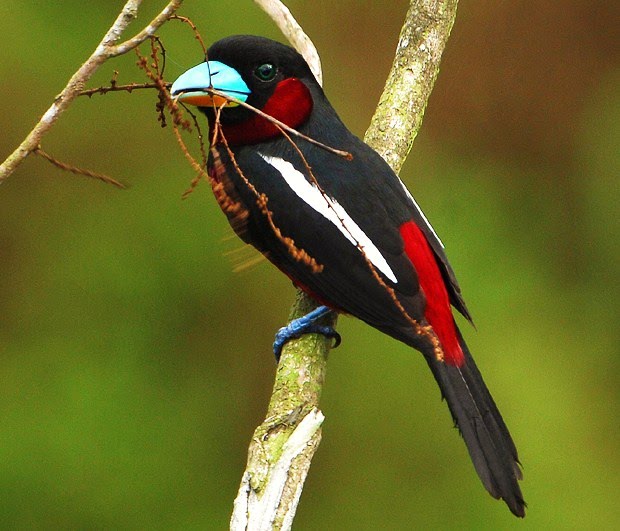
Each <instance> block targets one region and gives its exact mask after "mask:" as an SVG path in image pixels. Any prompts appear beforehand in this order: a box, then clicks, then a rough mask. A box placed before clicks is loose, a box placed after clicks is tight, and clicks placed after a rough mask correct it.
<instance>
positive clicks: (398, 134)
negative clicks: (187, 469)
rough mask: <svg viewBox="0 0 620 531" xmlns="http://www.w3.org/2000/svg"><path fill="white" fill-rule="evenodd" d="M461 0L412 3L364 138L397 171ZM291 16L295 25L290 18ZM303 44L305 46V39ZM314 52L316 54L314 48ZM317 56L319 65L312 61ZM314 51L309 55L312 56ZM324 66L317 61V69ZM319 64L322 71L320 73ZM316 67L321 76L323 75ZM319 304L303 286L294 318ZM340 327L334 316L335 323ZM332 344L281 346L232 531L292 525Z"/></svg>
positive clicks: (289, 30)
mask: <svg viewBox="0 0 620 531" xmlns="http://www.w3.org/2000/svg"><path fill="white" fill-rule="evenodd" d="M255 2H256V3H257V4H259V5H260V6H261V7H262V8H263V9H264V10H265V11H266V12H267V13H268V14H269V15H270V16H271V18H273V19H274V21H275V22H276V24H277V25H278V27H279V28H280V29H281V30H282V32H283V33H284V34H285V36H286V37H287V38H288V39H289V41H290V42H291V43H292V44H293V46H295V47H296V48H297V49H298V50H299V51H300V53H302V55H304V57H305V58H306V61H308V63H309V64H310V66H311V68H312V69H313V73H314V74H315V77H316V78H317V80H319V82H320V80H321V75H320V61H318V54H317V53H316V48H314V45H312V43H310V47H308V46H307V42H309V39H308V37H307V36H306V35H305V33H303V31H302V30H301V27H300V26H299V24H297V22H296V21H295V20H294V18H293V17H292V15H291V14H290V11H289V10H288V9H287V8H286V7H284V6H283V5H282V3H281V2H280V1H279V0H255ZM456 6H457V0H411V3H410V7H409V10H408V12H407V15H406V18H405V22H404V24H403V28H402V30H401V34H400V39H399V42H398V47H397V49H396V55H395V59H394V63H393V65H392V69H391V71H390V74H389V76H388V80H387V82H386V86H385V89H384V92H383V94H382V95H381V98H380V101H379V105H378V107H377V110H376V112H375V115H374V117H373V119H372V123H371V125H370V127H369V129H368V131H367V132H366V135H365V141H366V143H367V144H368V145H370V146H371V147H373V148H374V149H375V150H376V151H377V152H379V154H380V155H381V156H382V157H383V158H384V159H385V160H387V162H388V163H389V164H390V166H391V167H392V169H393V170H394V171H395V172H396V173H398V172H399V171H400V168H401V166H402V164H403V163H404V161H405V159H406V157H407V155H408V153H409V151H410V150H411V146H412V144H413V140H414V139H415V136H416V134H417V132H418V131H419V129H420V126H421V124H422V118H423V115H424V110H425V108H426V104H427V101H428V97H429V95H430V93H431V90H432V88H433V85H434V83H435V79H436V78H437V74H438V72H439V62H440V60H441V55H442V53H443V49H444V47H445V44H446V41H447V39H448V37H449V35H450V30H451V29H452V25H453V23H454V19H455V17H456ZM291 20H292V22H291ZM300 42H302V43H304V44H302V45H301V46H303V48H302V49H300V48H299V46H300V45H299V43H300ZM308 50H310V51H308ZM313 53H314V54H315V55H316V56H317V60H316V62H315V63H312V62H311V61H312V59H310V60H309V59H308V58H309V57H311V56H312V54H313ZM308 54H310V55H308ZM313 64H314V65H318V66H313ZM315 69H318V70H315ZM317 71H318V74H317ZM316 306H317V304H316V301H314V300H313V299H312V298H311V297H309V296H308V295H305V294H304V293H303V292H301V291H299V292H298V293H297V299H296V301H295V304H294V305H293V308H292V310H291V315H290V318H291V319H294V318H297V317H301V316H302V315H305V314H306V313H308V312H309V311H311V310H312V309H314V308H315V307H316ZM330 324H332V325H335V318H334V320H333V322H332V323H330ZM329 349H330V341H328V340H326V339H325V338H323V337H321V336H317V335H315V334H310V335H305V336H303V337H302V338H300V339H298V340H295V341H290V342H289V343H287V344H286V346H285V347H284V349H283V351H282V357H281V358H280V363H279V365H278V369H277V372H276V378H275V384H274V389H273V393H272V397H271V401H270V404H269V409H268V412H267V417H266V419H265V421H264V422H263V423H262V424H261V425H260V426H259V427H258V428H257V429H256V431H255V432H254V436H253V437H252V441H251V443H250V447H249V450H248V462H247V467H246V470H245V472H244V474H243V477H242V480H241V486H240V488H239V492H238V495H237V498H236V499H235V503H234V509H233V515H232V518H231V523H230V527H231V529H232V530H234V531H237V530H246V529H252V530H254V529H256V530H269V529H285V530H287V529H290V527H291V525H292V522H293V518H294V516H295V511H296V509H297V504H298V502H299V498H300V496H301V491H302V489H303V484H304V481H305V478H306V475H307V473H308V470H309V468H310V463H311V460H312V457H313V455H314V453H315V451H316V449H317V447H318V444H319V442H320V440H321V424H322V422H323V419H324V417H323V414H322V413H321V411H320V410H319V399H320V397H321V391H322V386H323V383H324V380H325V372H326V366H327V355H328V352H329Z"/></svg>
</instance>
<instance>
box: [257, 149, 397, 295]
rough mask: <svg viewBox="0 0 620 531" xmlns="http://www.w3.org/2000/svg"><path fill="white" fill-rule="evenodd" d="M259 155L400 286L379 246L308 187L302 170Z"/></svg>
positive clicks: (335, 205) (334, 204)
mask: <svg viewBox="0 0 620 531" xmlns="http://www.w3.org/2000/svg"><path fill="white" fill-rule="evenodd" d="M259 155H260V156H261V157H262V158H263V159H264V160H265V161H266V162H267V163H268V164H270V165H271V166H273V167H274V168H275V169H276V170H278V172H279V173H280V175H282V177H283V178H284V181H285V182H286V184H288V185H289V187H290V188H291V190H293V192H295V194H296V195H297V196H298V197H299V198H300V199H302V200H303V201H304V202H305V203H306V204H307V205H308V206H310V207H311V208H312V209H313V210H315V211H316V212H318V213H319V214H321V215H322V216H323V217H324V218H325V219H327V220H329V221H331V222H332V223H333V224H334V226H335V227H336V228H337V229H338V230H339V231H340V232H341V233H342V234H343V236H344V237H345V238H346V239H347V240H349V241H350V242H351V243H352V244H353V245H355V246H356V247H357V244H359V246H360V247H361V248H362V249H363V250H364V254H365V255H366V257H367V258H368V260H370V261H371V262H372V264H373V265H374V266H375V267H376V268H377V269H378V270H379V271H381V272H382V273H383V274H384V275H385V276H386V277H387V278H389V279H390V280H391V281H392V282H394V283H395V284H396V283H397V282H398V281H397V279H396V275H394V272H393V271H392V269H391V268H390V266H389V265H388V263H387V261H386V260H385V258H384V257H383V255H382V254H381V252H380V251H379V249H377V246H376V245H375V244H374V243H372V241H371V240H370V238H369V237H368V236H366V234H365V233H364V231H363V230H362V229H360V227H359V225H358V224H357V223H355V221H353V219H352V218H351V216H349V214H347V212H346V210H345V209H344V208H343V207H342V205H341V204H340V203H338V202H337V201H336V200H335V199H332V198H331V197H328V196H326V195H325V196H324V195H323V194H322V193H321V191H320V190H319V189H318V188H317V187H316V185H314V184H312V183H309V182H308V181H307V180H306V178H305V177H304V175H303V174H302V173H301V172H300V171H299V170H296V169H295V167H294V166H293V165H292V164H291V163H290V162H288V161H286V160H284V159H282V158H280V157H271V156H269V155H263V154H262V153H259Z"/></svg>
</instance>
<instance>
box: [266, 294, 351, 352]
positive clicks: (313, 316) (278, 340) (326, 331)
mask: <svg viewBox="0 0 620 531" xmlns="http://www.w3.org/2000/svg"><path fill="white" fill-rule="evenodd" d="M330 312H331V310H330V309H329V308H327V307H326V306H319V307H318V308H317V309H315V310H314V311H312V312H310V313H309V314H307V315H304V316H303V317H300V318H298V319H293V320H292V321H291V322H290V323H289V324H287V325H286V326H283V327H282V328H280V330H278V331H277V332H276V337H275V339H274V342H273V353H274V354H275V356H276V361H280V355H281V354H282V349H283V348H284V345H285V344H286V343H287V342H288V341H290V340H291V339H297V338H299V337H301V336H302V335H304V334H321V335H323V336H325V337H327V338H329V339H334V345H333V347H332V348H336V347H337V346H338V345H340V343H341V342H342V338H341V337H340V334H339V333H338V332H336V330H334V328H333V327H332V326H328V325H320V324H317V323H316V321H317V320H318V319H320V318H321V317H324V316H325V315H327V314H328V313H330Z"/></svg>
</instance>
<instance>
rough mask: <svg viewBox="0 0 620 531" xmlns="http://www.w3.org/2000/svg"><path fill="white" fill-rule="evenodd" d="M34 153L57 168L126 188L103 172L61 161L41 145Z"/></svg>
mask: <svg viewBox="0 0 620 531" xmlns="http://www.w3.org/2000/svg"><path fill="white" fill-rule="evenodd" d="M33 153H36V154H37V155H39V156H40V157H43V158H44V159H45V160H47V161H48V162H50V163H51V164H53V165H54V166H56V167H57V168H59V169H61V170H63V171H68V172H70V173H75V174H76V175H83V176H84V177H92V178H93V179H99V180H100V181H103V182H104V183H106V184H112V185H114V186H116V187H117V188H125V185H124V184H123V183H119V182H118V181H117V180H116V179H113V178H112V177H109V176H108V175H105V174H103V173H97V172H94V171H90V170H85V169H83V168H78V167H77V166H72V165H71V164H67V163H66V162H61V161H59V160H57V159H55V158H54V157H52V156H51V155H50V154H49V153H46V152H45V151H43V150H42V149H41V148H39V147H38V148H35V150H34V151H33Z"/></svg>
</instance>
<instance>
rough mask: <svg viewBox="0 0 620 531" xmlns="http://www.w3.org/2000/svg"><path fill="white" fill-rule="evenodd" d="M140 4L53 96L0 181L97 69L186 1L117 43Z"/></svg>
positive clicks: (135, 2)
mask: <svg viewBox="0 0 620 531" xmlns="http://www.w3.org/2000/svg"><path fill="white" fill-rule="evenodd" d="M141 3H142V0H128V1H127V3H126V4H125V6H124V7H123V9H122V10H121V12H120V14H119V15H118V17H117V18H116V20H115V21H114V24H112V26H111V27H110V29H109V30H108V31H107V33H106V34H105V36H104V37H103V39H102V40H101V42H100V43H99V45H98V46H97V48H96V49H95V51H94V52H93V53H92V55H91V56H90V57H89V58H88V59H87V60H86V62H85V63H84V64H83V65H82V66H81V67H80V68H79V69H78V70H77V72H75V74H73V76H71V79H69V82H68V83H67V85H66V86H65V88H64V89H63V90H62V92H61V93H60V94H59V95H58V96H56V97H55V98H54V102H53V103H52V105H51V106H50V108H49V109H48V110H47V111H46V112H45V114H43V116H42V117H41V119H40V120H39V122H38V123H37V124H36V125H35V126H34V128H33V129H32V131H30V133H29V134H28V136H27V137H26V138H25V139H24V141H23V142H22V143H21V144H20V145H19V146H18V147H17V149H16V150H15V151H13V153H11V154H10V155H9V156H8V157H7V159H6V160H5V161H4V162H3V163H2V164H1V165H0V184H2V183H3V182H4V180H5V179H7V177H9V176H10V175H11V174H12V173H13V172H14V171H15V170H16V169H17V167H18V166H19V165H20V164H21V163H22V162H23V161H24V160H25V159H26V157H27V156H28V155H30V154H31V153H33V152H35V151H36V150H37V148H38V147H39V144H40V142H41V139H42V138H43V136H44V135H45V134H46V133H47V132H48V131H49V130H50V129H51V128H52V126H53V125H54V123H56V120H58V118H59V116H60V115H61V114H62V113H63V112H64V111H65V110H66V109H67V108H68V107H69V105H70V104H71V103H72V102H73V100H74V99H75V98H77V97H78V96H79V95H80V92H81V91H82V90H83V89H84V86H85V85H86V83H87V82H88V80H89V79H90V78H91V77H92V75H93V74H94V73H95V72H96V71H97V69H98V68H99V67H100V66H101V65H102V64H103V63H105V62H106V61H107V60H108V59H110V58H112V57H116V56H118V55H122V54H124V53H127V52H128V51H130V50H132V49H134V48H136V47H137V46H138V45H140V44H141V43H142V42H144V41H145V40H146V39H148V38H149V37H151V36H152V35H154V34H155V32H156V31H157V30H158V29H159V28H160V27H161V25H162V24H163V23H164V22H166V20H168V19H169V18H170V17H171V16H172V15H173V14H174V12H175V11H176V10H177V9H178V8H179V7H180V6H181V4H182V3H183V0H171V1H170V2H169V3H168V4H167V5H166V7H165V8H164V9H163V10H162V11H161V12H160V13H159V15H157V16H156V17H155V18H154V19H153V20H151V22H149V24H148V25H147V26H145V27H144V29H142V31H140V32H139V33H137V34H136V35H135V36H133V37H132V38H130V39H128V40H126V41H124V42H122V43H120V44H116V43H117V42H118V41H119V40H120V38H121V36H122V34H123V32H124V31H125V30H126V29H127V26H129V24H130V23H131V22H132V21H133V20H134V19H135V18H136V17H137V15H138V8H139V7H140V4H141Z"/></svg>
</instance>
